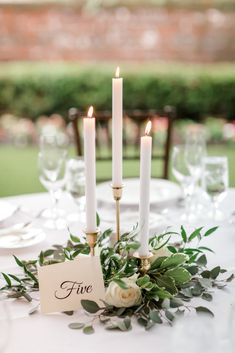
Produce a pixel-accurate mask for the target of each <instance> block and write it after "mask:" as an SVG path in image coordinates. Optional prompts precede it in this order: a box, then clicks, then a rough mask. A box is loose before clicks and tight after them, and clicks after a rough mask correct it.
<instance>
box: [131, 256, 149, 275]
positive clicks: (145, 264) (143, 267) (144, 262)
mask: <svg viewBox="0 0 235 353" xmlns="http://www.w3.org/2000/svg"><path fill="white" fill-rule="evenodd" d="M133 256H134V257H135V258H137V259H139V260H140V265H139V270H140V273H141V274H142V275H145V273H146V272H148V270H149V269H150V267H151V262H150V259H151V257H152V256H153V254H152V253H151V252H149V253H148V255H145V256H141V255H139V253H138V252H135V253H134V255H133Z"/></svg>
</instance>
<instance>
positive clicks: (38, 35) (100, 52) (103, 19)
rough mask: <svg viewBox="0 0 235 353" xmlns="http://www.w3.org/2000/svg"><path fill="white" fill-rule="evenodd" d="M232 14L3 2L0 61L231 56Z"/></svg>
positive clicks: (234, 44) (214, 58)
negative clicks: (89, 10)
mask: <svg viewBox="0 0 235 353" xmlns="http://www.w3.org/2000/svg"><path fill="white" fill-rule="evenodd" d="M234 37H235V13H228V14H225V13H222V12H219V11H218V10H212V9H211V10H207V11H204V12H199V11H194V12H193V11H189V10H166V9H161V10H160V9H156V8H155V9H136V10H135V11H132V12H131V11H129V10H128V9H126V8H118V9H115V10H109V11H108V10H101V11H100V12H98V13H96V14H92V15H89V14H87V13H81V11H80V10H79V9H76V8H66V7H62V6H58V7H52V6H34V7H30V6H28V7H27V6H15V7H14V6H2V7H1V8H0V60H1V61H3V60H115V61H119V60H133V59H134V60H138V61H141V60H185V61H202V62H210V61H233V60H235V40H234Z"/></svg>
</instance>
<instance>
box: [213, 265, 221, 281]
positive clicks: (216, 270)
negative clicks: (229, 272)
mask: <svg viewBox="0 0 235 353" xmlns="http://www.w3.org/2000/svg"><path fill="white" fill-rule="evenodd" d="M219 274H220V266H216V267H214V268H213V269H212V270H211V278H213V279H216V278H217V277H218V276H219Z"/></svg>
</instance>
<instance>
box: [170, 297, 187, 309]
mask: <svg viewBox="0 0 235 353" xmlns="http://www.w3.org/2000/svg"><path fill="white" fill-rule="evenodd" d="M180 306H184V303H183V302H182V300H180V299H179V298H172V299H170V307H171V308H179V307H180Z"/></svg>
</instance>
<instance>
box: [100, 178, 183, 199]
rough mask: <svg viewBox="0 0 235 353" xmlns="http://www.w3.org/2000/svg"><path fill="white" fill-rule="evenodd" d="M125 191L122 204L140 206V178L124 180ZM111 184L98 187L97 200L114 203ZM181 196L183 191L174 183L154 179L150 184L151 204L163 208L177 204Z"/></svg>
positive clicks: (107, 183)
mask: <svg viewBox="0 0 235 353" xmlns="http://www.w3.org/2000/svg"><path fill="white" fill-rule="evenodd" d="M123 184H124V185H125V186H124V189H123V195H122V200H121V204H122V205H124V206H137V205H138V204H139V186H140V182H139V179H138V178H130V179H124V180H123ZM110 185H111V182H105V183H102V184H99V185H97V200H98V201H100V202H104V203H109V204H110V203H113V196H112V188H111V186H110ZM180 196H181V189H180V187H179V186H178V185H177V184H176V183H173V182H172V181H169V180H165V179H152V180H151V184H150V203H151V204H152V205H156V206H163V205H166V204H168V203H173V202H175V201H176V200H177V199H178V198H179V197H180Z"/></svg>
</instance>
